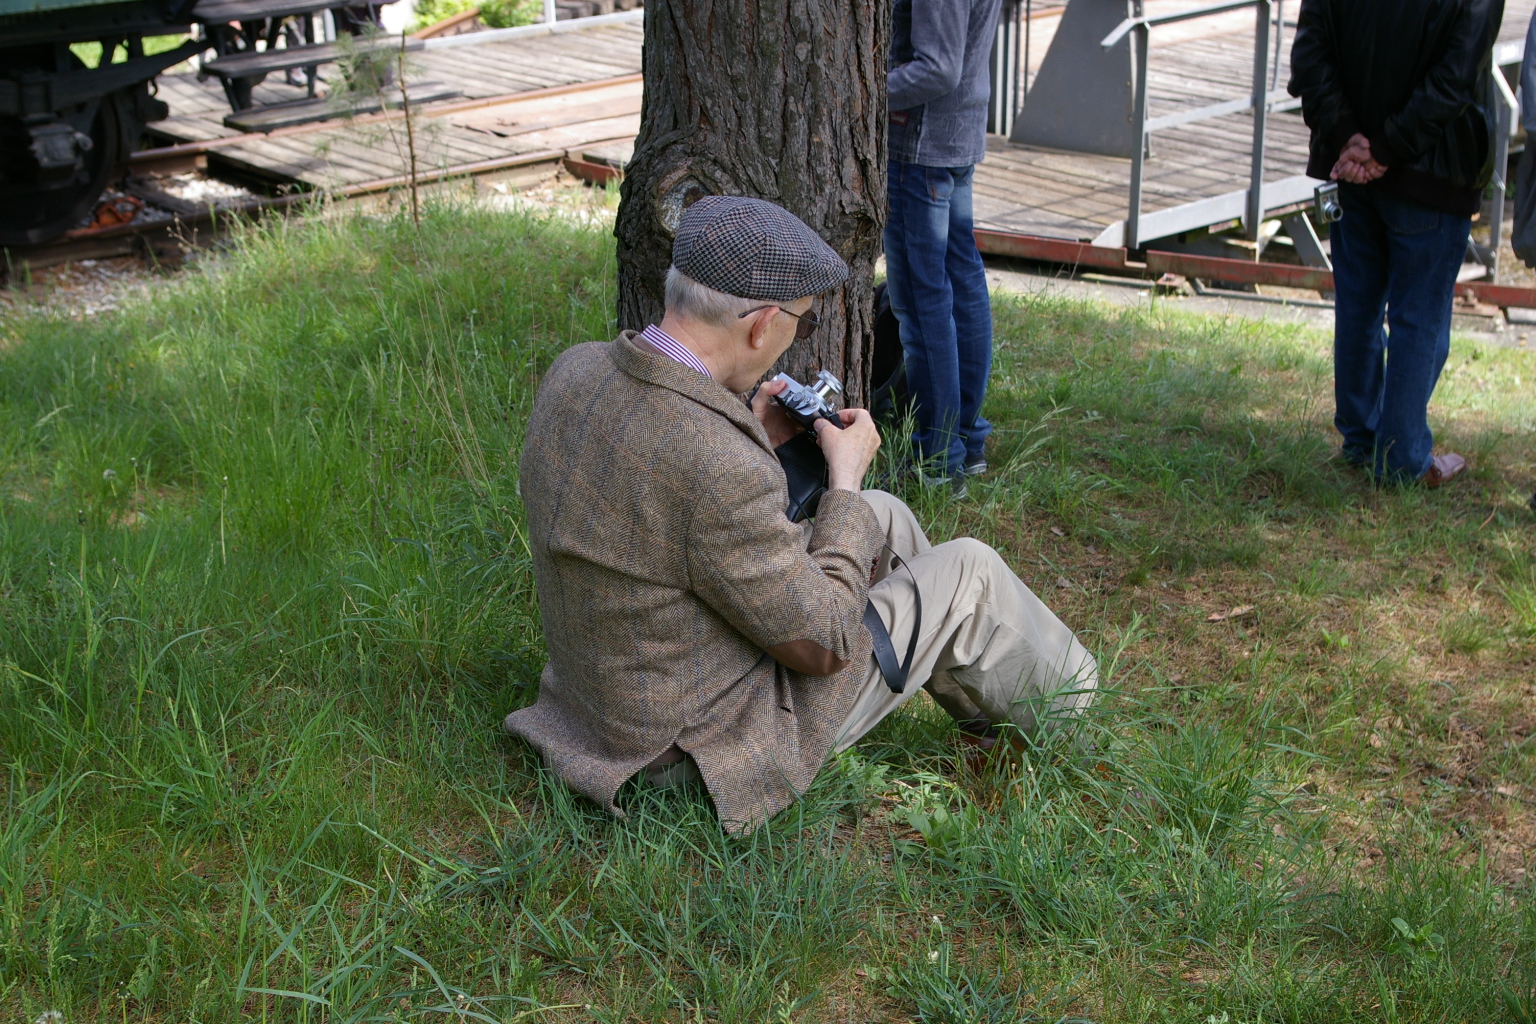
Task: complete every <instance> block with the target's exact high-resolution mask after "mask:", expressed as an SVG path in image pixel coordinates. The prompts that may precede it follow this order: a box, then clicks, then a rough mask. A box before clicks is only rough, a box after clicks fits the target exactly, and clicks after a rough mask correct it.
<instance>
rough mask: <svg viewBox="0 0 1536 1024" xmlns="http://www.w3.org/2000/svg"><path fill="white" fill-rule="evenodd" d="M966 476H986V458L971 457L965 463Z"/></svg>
mask: <svg viewBox="0 0 1536 1024" xmlns="http://www.w3.org/2000/svg"><path fill="white" fill-rule="evenodd" d="M965 475H966V476H986V475H987V460H986V459H985V458H979V459H972V460H971V461H970V462H967V463H966V464H965Z"/></svg>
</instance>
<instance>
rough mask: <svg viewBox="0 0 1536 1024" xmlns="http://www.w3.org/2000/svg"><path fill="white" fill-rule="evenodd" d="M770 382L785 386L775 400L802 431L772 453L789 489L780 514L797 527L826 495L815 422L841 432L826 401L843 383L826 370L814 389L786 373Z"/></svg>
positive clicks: (817, 377)
mask: <svg viewBox="0 0 1536 1024" xmlns="http://www.w3.org/2000/svg"><path fill="white" fill-rule="evenodd" d="M773 379H774V380H780V381H783V382H784V383H785V384H788V385H789V386H788V387H787V388H785V389H784V391H783V393H782V394H779V395H777V396H775V399H776V400H777V401H778V403H779V404H780V405H782V406H783V407H784V411H785V412H787V413H789V418H790V419H792V420H794V421H795V422H796V423H798V424H800V425H801V426H802V427H804V428H805V431H804V432H803V433H799V434H796V435H795V436H794V437H792V438H790V439H789V440H788V441H785V442H784V443H783V444H781V445H779V447H778V448H776V449H775V450H774V454H775V455H777V456H778V457H779V465H780V466H782V467H783V468H784V482H785V484H786V485H787V486H788V489H789V505H788V507H786V508H785V509H784V514H785V515H786V516H788V517H789V521H790V522H792V523H798V522H800V521H801V520H802V519H809V518H810V517H811V516H814V515H815V514H816V509H817V507H818V506H819V505H820V504H821V496H822V495H823V494H826V493H827V460H826V457H825V456H824V455H822V454H821V446H820V445H819V444H817V443H816V421H817V420H826V421H828V422H829V423H831V424H833V425H834V426H836V427H837V428H838V429H839V430H841V429H842V428H843V423H842V421H841V420H839V419H838V418H837V410H836V409H835V408H834V407H833V406H832V403H831V401H829V399H830V398H831V396H833V395H840V394H842V393H843V382H842V381H840V380H838V379H837V378H836V377H834V376H833V375H832V374H830V373H828V372H827V371H826V370H822V371H821V372H820V373H818V374H817V375H816V385H815V387H807V386H806V385H804V384H801V383H800V382H799V381H797V380H795V378H793V377H791V376H790V375H789V374H787V373H781V374H779V375H778V376H777V377H775V378H773Z"/></svg>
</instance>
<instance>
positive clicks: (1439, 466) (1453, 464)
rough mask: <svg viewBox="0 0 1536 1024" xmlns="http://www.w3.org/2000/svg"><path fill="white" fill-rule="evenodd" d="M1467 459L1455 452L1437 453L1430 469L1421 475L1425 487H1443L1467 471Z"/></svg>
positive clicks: (1430, 463)
mask: <svg viewBox="0 0 1536 1024" xmlns="http://www.w3.org/2000/svg"><path fill="white" fill-rule="evenodd" d="M1466 468H1467V460H1466V459H1464V458H1462V457H1461V456H1460V455H1457V454H1456V453H1455V452H1447V453H1446V454H1444V455H1436V456H1435V457H1434V458H1433V459H1431V460H1430V462H1429V469H1428V470H1426V471H1425V473H1424V475H1423V476H1422V477H1420V478H1419V479H1420V481H1421V482H1422V483H1423V484H1424V486H1425V487H1443V486H1445V485H1446V484H1448V483H1450V482H1451V481H1452V480H1454V479H1456V478H1457V477H1458V476H1460V475H1461V474H1462V473H1464V472H1465V471H1466Z"/></svg>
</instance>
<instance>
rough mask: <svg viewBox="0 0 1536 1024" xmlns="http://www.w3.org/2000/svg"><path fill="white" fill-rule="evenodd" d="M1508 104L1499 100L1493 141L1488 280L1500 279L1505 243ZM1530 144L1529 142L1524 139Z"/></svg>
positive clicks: (1509, 113)
mask: <svg viewBox="0 0 1536 1024" xmlns="http://www.w3.org/2000/svg"><path fill="white" fill-rule="evenodd" d="M1493 73H1494V74H1495V75H1498V76H1499V77H1500V78H1502V77H1503V76H1504V72H1502V71H1500V70H1499V69H1498V68H1494V69H1493ZM1512 113H1513V112H1512V111H1511V110H1510V107H1509V104H1507V103H1500V104H1499V114H1498V117H1497V118H1496V119H1495V122H1496V123H1497V125H1498V129H1497V130H1498V135H1499V137H1498V139H1496V140H1495V141H1494V144H1493V181H1492V182H1491V183H1490V184H1492V185H1493V209H1492V210H1489V211H1488V249H1489V253H1488V280H1490V281H1497V280H1498V279H1499V247H1500V246H1502V245H1503V244H1504V201H1505V199H1506V197H1507V196H1508V194H1509V183H1508V182H1506V181H1505V180H1504V175H1505V174H1506V172H1507V171H1508V170H1509V135H1510V130H1511V128H1512V127H1513V125H1512V124H1511V120H1512V118H1511V114H1512ZM1527 145H1530V143H1527Z"/></svg>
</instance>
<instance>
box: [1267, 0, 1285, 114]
mask: <svg viewBox="0 0 1536 1024" xmlns="http://www.w3.org/2000/svg"><path fill="white" fill-rule="evenodd" d="M1284 47H1285V0H1275V57H1274V60H1273V61H1271V70H1270V72H1269V91H1270V92H1274V91H1275V90H1276V89H1278V88H1280V64H1281V58H1282V57H1284V56H1285V54H1284V53H1283V52H1282V51H1283V49H1284Z"/></svg>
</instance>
